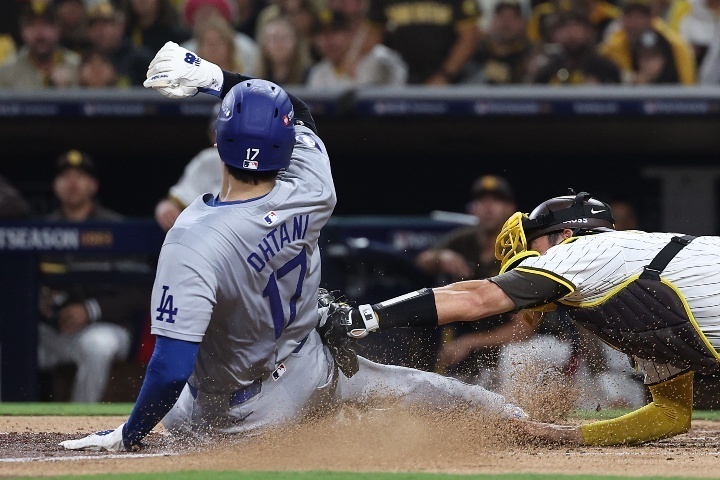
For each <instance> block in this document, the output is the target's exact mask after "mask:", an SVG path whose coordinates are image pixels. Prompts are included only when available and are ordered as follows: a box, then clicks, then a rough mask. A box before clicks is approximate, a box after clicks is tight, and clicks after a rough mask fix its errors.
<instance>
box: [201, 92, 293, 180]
mask: <svg viewBox="0 0 720 480" xmlns="http://www.w3.org/2000/svg"><path fill="white" fill-rule="evenodd" d="M293 113H294V112H293V107H292V103H291V102H290V98H289V97H288V94H287V93H286V92H285V90H283V89H282V88H281V87H280V86H278V85H276V84H274V83H272V82H268V81H267V80H259V79H253V80H246V81H243V82H240V83H238V84H237V85H235V86H234V87H233V88H232V89H231V90H230V91H229V92H228V93H227V95H225V98H224V99H223V102H222V106H221V107H220V112H219V113H218V117H217V123H216V125H215V131H216V134H217V148H218V151H219V153H220V159H222V161H223V162H225V163H226V164H228V165H231V166H233V167H237V168H240V169H242V170H248V171H257V172H262V171H268V170H280V169H282V168H287V166H288V165H290V156H291V155H292V150H293V146H294V145H295V127H294V124H293Z"/></svg>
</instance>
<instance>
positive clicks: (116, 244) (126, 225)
mask: <svg viewBox="0 0 720 480" xmlns="http://www.w3.org/2000/svg"><path fill="white" fill-rule="evenodd" d="M164 236H165V235H164V232H163V231H162V230H161V229H160V228H159V227H158V226H157V225H156V224H155V223H154V221H152V220H128V221H125V222H113V223H100V222H98V223H84V224H82V225H77V224H71V223H52V224H48V223H34V222H33V223H0V254H2V253H20V252H52V251H78V252H107V253H151V254H152V253H159V252H160V246H161V245H162V241H163V238H164Z"/></svg>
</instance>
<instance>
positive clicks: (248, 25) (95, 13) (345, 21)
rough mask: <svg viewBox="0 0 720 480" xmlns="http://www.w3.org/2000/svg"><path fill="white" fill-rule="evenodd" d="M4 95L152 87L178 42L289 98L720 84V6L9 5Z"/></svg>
mask: <svg viewBox="0 0 720 480" xmlns="http://www.w3.org/2000/svg"><path fill="white" fill-rule="evenodd" d="M2 10H3V14H2V15H0V88H26V89H27V88H36V89H37V88H48V87H56V88H67V87H85V88H93V87H117V88H127V87H133V86H140V85H141V84H142V82H143V80H144V79H145V74H146V70H147V66H148V64H149V63H150V61H151V59H152V58H153V56H154V54H155V52H157V50H158V49H160V47H162V45H164V44H165V42H167V41H173V42H176V43H179V44H180V45H182V46H184V47H186V48H188V49H189V50H192V51H194V52H196V53H197V54H199V55H200V56H201V57H202V58H205V59H206V60H208V61H211V62H213V63H216V64H218V65H220V66H221V67H222V68H223V69H226V70H232V71H238V72H242V73H245V74H247V75H251V76H259V77H263V78H267V79H269V80H272V81H274V82H276V83H278V84H280V85H283V86H287V85H304V86H307V87H309V88H322V89H328V88H347V87H356V86H363V85H391V86H399V85H421V84H425V85H453V84H455V85H457V84H465V85H478V84H487V85H508V84H551V85H578V84H601V83H603V84H627V85H648V84H682V85H694V84H720V0H7V1H5V2H3V7H2Z"/></svg>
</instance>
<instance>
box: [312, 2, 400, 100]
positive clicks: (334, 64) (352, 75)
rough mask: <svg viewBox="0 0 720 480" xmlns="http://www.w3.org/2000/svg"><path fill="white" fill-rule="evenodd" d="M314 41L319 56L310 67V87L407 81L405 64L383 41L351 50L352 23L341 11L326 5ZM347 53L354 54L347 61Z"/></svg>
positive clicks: (391, 84)
mask: <svg viewBox="0 0 720 480" xmlns="http://www.w3.org/2000/svg"><path fill="white" fill-rule="evenodd" d="M315 45H316V47H317V50H318V52H319V53H320V55H321V57H322V58H321V60H320V61H319V62H318V63H316V64H315V65H313V66H312V67H310V70H309V72H308V78H307V81H306V82H305V84H306V85H307V86H308V87H310V88H318V89H321V88H344V87H356V86H362V85H387V86H400V85H405V83H406V82H407V76H408V70H407V65H406V64H405V62H404V61H403V59H402V57H401V56H400V54H399V53H397V52H395V51H394V50H391V49H389V48H388V47H386V46H385V45H382V44H377V45H375V46H373V47H372V48H371V49H370V50H369V51H368V52H367V53H366V54H364V55H360V56H359V57H357V56H356V55H355V54H354V52H352V51H351V50H352V47H353V30H352V23H351V19H350V17H348V16H347V15H345V14H344V13H342V12H339V11H333V10H329V9H328V10H324V11H322V12H321V13H320V15H319V21H318V27H317V31H316V33H315ZM349 56H352V57H356V58H353V59H352V61H349V62H348V61H346V60H347V59H348V57H349Z"/></svg>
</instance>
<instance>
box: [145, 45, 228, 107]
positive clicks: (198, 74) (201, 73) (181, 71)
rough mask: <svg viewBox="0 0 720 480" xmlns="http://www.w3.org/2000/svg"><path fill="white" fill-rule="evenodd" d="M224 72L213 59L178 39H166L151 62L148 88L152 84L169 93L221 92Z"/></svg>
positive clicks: (176, 94)
mask: <svg viewBox="0 0 720 480" xmlns="http://www.w3.org/2000/svg"><path fill="white" fill-rule="evenodd" d="M222 85H223V72H222V69H220V67H218V66H217V65H215V64H214V63H212V62H208V61H206V60H203V59H202V58H200V57H199V56H197V54H195V53H194V52H191V51H190V50H188V49H186V48H183V47H181V46H180V45H178V44H177V43H175V42H167V43H166V44H165V45H164V46H163V47H162V48H161V49H160V50H159V51H158V52H157V53H156V54H155V58H153V60H152V62H150V66H149V67H148V71H147V80H145V82H143V86H144V87H146V88H153V89H155V90H157V91H159V92H160V93H162V94H163V95H165V96H166V97H171V98H185V97H192V96H193V95H195V94H197V93H198V91H200V92H204V93H210V94H212V95H215V96H218V97H219V96H220V92H221V91H222Z"/></svg>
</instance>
